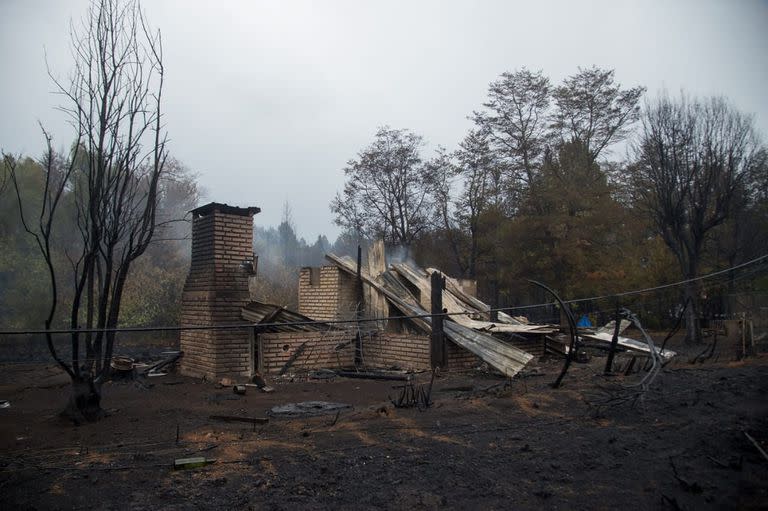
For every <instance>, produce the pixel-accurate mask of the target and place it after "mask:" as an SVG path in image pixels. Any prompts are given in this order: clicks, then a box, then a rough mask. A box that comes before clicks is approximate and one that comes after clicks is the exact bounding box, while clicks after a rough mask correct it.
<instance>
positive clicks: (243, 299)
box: [180, 209, 253, 379]
mask: <svg viewBox="0 0 768 511" xmlns="http://www.w3.org/2000/svg"><path fill="white" fill-rule="evenodd" d="M192 222H193V223H192V261H191V264H190V269H189V275H188V276H187V280H186V283H185V285H184V292H183V294H182V311H181V324H182V326H191V325H200V326H203V325H223V324H231V323H239V322H241V319H240V309H241V308H242V307H243V305H245V304H246V303H247V302H248V300H249V294H248V274H247V273H246V272H245V270H243V268H241V266H240V265H241V263H242V262H243V261H250V260H252V258H253V249H252V246H253V220H252V218H251V216H250V215H247V214H246V215H243V216H241V215H237V214H228V213H222V212H221V211H218V210H216V209H214V210H213V211H211V212H209V213H208V214H206V215H205V216H197V215H196V216H195V218H193V221H192ZM180 345H181V350H182V351H183V352H184V357H183V358H182V361H181V372H182V374H186V375H190V376H197V377H200V376H206V377H208V378H211V379H214V378H218V377H220V376H224V375H243V376H247V375H248V373H249V369H250V367H249V364H250V356H249V346H248V332H247V331H246V330H217V331H212V330H184V331H182V333H181V336H180Z"/></svg>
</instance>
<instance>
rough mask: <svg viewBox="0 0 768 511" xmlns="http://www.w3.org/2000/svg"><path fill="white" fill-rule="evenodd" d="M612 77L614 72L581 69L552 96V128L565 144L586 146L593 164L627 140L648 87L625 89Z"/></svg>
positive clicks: (591, 68) (566, 80)
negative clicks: (576, 142)
mask: <svg viewBox="0 0 768 511" xmlns="http://www.w3.org/2000/svg"><path fill="white" fill-rule="evenodd" d="M613 75H614V72H613V70H612V69H610V70H605V69H600V68H598V67H594V66H593V67H590V68H587V69H581V68H579V72H578V73H576V74H575V75H573V76H570V77H568V78H566V79H565V80H564V81H563V83H562V85H560V86H559V87H556V88H555V90H554V91H553V93H552V96H553V97H554V100H555V112H554V114H553V116H552V121H553V122H552V128H553V129H554V130H555V131H556V132H557V133H559V135H560V138H561V141H562V142H571V141H579V142H581V143H582V144H584V145H585V146H586V147H587V149H588V150H589V153H590V155H591V156H592V160H593V161H594V160H597V158H598V156H599V155H600V153H602V152H603V151H604V150H605V149H606V148H607V147H608V146H609V145H611V144H614V143H616V142H620V141H622V140H624V139H626V137H627V136H628V135H629V127H630V126H631V125H632V124H633V123H634V122H635V121H637V119H638V117H639V115H640V108H639V105H638V103H639V101H640V97H641V96H642V95H643V93H644V92H645V87H633V88H631V89H622V88H621V86H620V85H619V84H615V83H614V81H613Z"/></svg>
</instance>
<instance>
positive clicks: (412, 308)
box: [326, 254, 533, 378]
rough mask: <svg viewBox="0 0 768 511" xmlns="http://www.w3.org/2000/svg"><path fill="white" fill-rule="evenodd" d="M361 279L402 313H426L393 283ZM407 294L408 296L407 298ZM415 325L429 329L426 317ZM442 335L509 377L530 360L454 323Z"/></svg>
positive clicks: (347, 267) (344, 264) (347, 266)
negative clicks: (390, 284)
mask: <svg viewBox="0 0 768 511" xmlns="http://www.w3.org/2000/svg"><path fill="white" fill-rule="evenodd" d="M326 258H327V259H328V260H329V261H331V262H333V263H334V264H336V265H337V266H338V267H339V268H341V269H342V270H344V271H346V272H347V273H350V274H353V275H355V274H357V268H356V267H355V265H354V263H352V262H351V259H350V260H349V261H346V260H345V259H342V258H340V257H338V256H336V255H333V254H327V255H326ZM361 278H362V279H363V280H364V281H365V282H366V283H367V284H369V285H370V286H371V287H373V288H374V289H376V290H378V291H380V292H381V293H382V294H384V296H386V297H387V299H389V301H390V302H391V303H392V305H394V306H395V307H396V308H397V309H398V310H400V311H401V312H402V313H403V314H406V315H426V314H427V312H426V311H425V310H424V309H422V308H421V306H420V305H418V304H417V303H416V302H415V300H414V299H413V298H412V296H411V295H410V293H407V291H406V292H405V293H404V292H403V291H404V290H403V289H398V290H397V291H395V289H397V286H394V285H392V286H389V285H382V284H380V283H378V282H376V281H375V280H373V279H371V277H370V276H369V275H368V274H367V272H363V273H362V274H361ZM409 296H411V298H410V299H408V297H409ZM414 321H415V322H416V323H417V324H420V325H423V326H424V327H425V329H426V330H427V331H429V330H430V329H431V328H430V326H431V321H430V319H429V318H428V317H425V318H415V319H414ZM444 328H445V336H446V337H447V338H448V339H449V340H450V341H452V342H453V343H454V344H457V345H458V346H461V347H462V348H464V349H466V350H467V351H469V352H470V353H473V354H475V355H477V356H478V357H479V358H480V359H481V360H483V361H484V362H487V363H488V364H489V365H490V366H491V367H493V368H495V369H496V370H498V371H500V372H502V373H503V374H505V375H507V376H509V377H510V378H511V377H513V376H515V375H516V374H517V373H518V372H520V370H521V369H522V368H523V367H524V366H525V365H526V364H527V363H528V362H529V361H530V360H531V359H533V355H531V354H530V353H527V352H525V351H523V350H520V349H517V348H515V347H513V346H510V345H508V344H506V343H505V342H503V341H501V340H499V339H497V338H495V337H493V336H492V335H488V334H484V333H482V332H477V331H474V330H472V329H470V328H467V327H464V326H462V325H459V324H457V323H453V322H450V321H447V322H445V324H444Z"/></svg>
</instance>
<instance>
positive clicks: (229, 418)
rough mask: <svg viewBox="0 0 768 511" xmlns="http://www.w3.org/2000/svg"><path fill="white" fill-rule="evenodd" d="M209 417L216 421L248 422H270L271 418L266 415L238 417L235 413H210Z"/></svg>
mask: <svg viewBox="0 0 768 511" xmlns="http://www.w3.org/2000/svg"><path fill="white" fill-rule="evenodd" d="M208 418H209V419H211V420H214V421H224V422H247V423H248V424H266V423H268V422H269V419H268V418H266V417H237V416H235V415H210V416H209V417H208Z"/></svg>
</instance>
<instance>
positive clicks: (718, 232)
mask: <svg viewBox="0 0 768 511" xmlns="http://www.w3.org/2000/svg"><path fill="white" fill-rule="evenodd" d="M469 114H470V118H471V119H472V121H473V127H472V129H471V130H470V131H469V132H468V133H467V134H466V136H465V137H464V138H463V140H461V141H460V142H459V143H458V144H457V146H456V147H455V148H452V149H448V148H442V147H441V148H438V149H437V150H436V151H435V152H434V153H433V154H430V155H427V154H425V150H424V148H425V146H426V142H425V140H424V139H423V137H422V136H421V135H419V134H417V133H415V132H413V131H411V130H409V129H407V128H392V127H389V126H382V127H381V128H380V129H379V131H378V132H377V134H376V136H375V138H374V140H372V141H371V143H370V145H368V146H366V147H364V148H361V149H360V151H359V152H358V153H357V154H356V155H354V156H352V155H351V156H352V157H351V159H350V160H349V162H348V164H347V166H346V168H345V169H344V170H345V175H346V178H345V182H343V183H339V193H338V194H337V196H336V197H335V198H334V199H333V201H332V202H331V204H330V214H332V215H333V218H334V220H335V222H336V223H337V224H338V225H339V226H341V227H342V229H343V231H342V234H341V235H340V236H339V238H338V239H337V240H335V241H334V242H331V241H330V240H328V239H327V238H326V236H322V235H321V236H318V238H317V239H315V240H309V241H307V240H304V239H301V238H299V237H298V236H297V234H296V232H297V227H296V225H295V223H294V220H293V215H292V212H291V206H290V205H289V204H286V205H285V207H284V211H283V218H282V222H281V223H280V225H278V226H277V227H269V226H262V225H260V224H259V218H258V216H257V217H255V224H256V226H255V228H254V252H255V253H256V255H258V256H259V262H258V278H257V279H256V280H255V282H254V284H253V286H252V292H253V293H254V294H255V296H256V297H257V298H258V299H260V300H263V301H268V302H272V303H277V304H281V305H288V306H289V307H291V308H295V307H296V306H297V285H298V270H299V268H300V267H302V266H316V265H321V264H323V263H324V257H323V256H324V254H325V253H327V252H336V253H343V254H344V253H345V254H350V255H352V254H354V253H355V250H356V247H357V245H358V244H360V245H362V246H363V247H364V248H365V247H366V246H367V245H368V244H369V243H370V242H371V241H372V240H376V239H384V240H385V242H386V243H387V245H388V246H389V247H390V248H394V247H398V249H399V250H405V251H407V253H408V255H409V257H411V258H412V259H413V260H414V261H415V262H417V263H418V264H421V265H423V266H431V267H436V268H440V269H442V270H443V271H445V272H446V273H448V274H450V275H452V276H456V277H464V278H471V279H476V280H477V281H478V289H479V294H480V296H481V298H483V299H485V300H486V301H488V302H489V303H493V304H497V305H499V306H511V305H519V304H525V303H537V302H539V301H542V300H545V299H546V297H545V296H543V295H542V294H541V293H540V292H538V291H536V290H535V288H534V287H533V286H531V285H530V283H529V282H528V279H536V280H539V281H542V282H545V283H548V284H549V285H551V286H552V287H554V288H555V289H557V290H558V291H559V292H560V293H561V294H562V295H563V296H564V297H566V298H578V297H584V296H593V295H606V294H611V293H615V292H619V291H624V290H629V289H638V288H644V287H649V286H655V285H659V284H663V283H668V282H673V281H677V280H682V279H686V278H693V277H696V276H698V275H702V274H705V273H707V272H711V271H715V270H718V269H722V268H727V267H731V266H734V265H737V264H740V263H743V262H744V261H748V260H750V259H753V258H755V257H759V256H761V255H764V252H765V249H766V247H768V157H767V156H766V155H767V153H766V148H765V145H764V142H763V140H762V139H761V138H760V136H759V134H758V133H757V131H756V129H755V127H754V121H753V119H752V117H751V116H749V115H747V114H744V113H742V112H739V111H738V110H737V109H736V108H735V107H734V106H733V105H732V104H731V103H730V102H729V101H728V100H727V99H724V98H693V97H689V96H687V95H685V94H681V95H679V96H674V97H673V96H670V95H667V94H662V95H660V96H659V97H656V98H646V97H645V89H644V88H643V87H639V86H638V87H633V88H623V87H621V86H620V85H619V84H618V83H616V82H615V80H614V73H613V71H611V70H603V69H599V68H595V67H592V68H586V69H579V71H578V72H577V73H575V74H574V75H573V76H571V77H569V78H567V79H565V80H564V81H563V82H562V83H560V84H552V83H551V82H550V80H549V78H547V77H546V76H545V75H544V74H543V72H541V71H538V72H532V71H529V70H527V69H521V70H517V71H514V72H510V73H504V74H502V75H500V77H499V78H498V80H496V81H494V82H493V83H491V84H490V85H489V88H488V95H487V97H486V98H485V101H483V102H479V103H478V109H477V110H476V111H474V112H470V113H469ZM59 158H60V159H61V160H62V162H60V163H59V165H63V164H64V163H63V161H64V160H65V157H64V156H63V155H60V156H59ZM166 165H167V166H168V169H167V172H166V174H165V175H164V177H163V180H162V182H161V183H160V190H161V193H159V194H158V208H157V211H158V213H157V218H158V224H159V227H158V229H157V231H156V233H155V236H154V238H155V239H154V240H153V241H152V243H151V244H150V246H149V248H148V249H147V251H146V252H145V253H144V254H143V255H142V256H141V257H139V258H138V259H137V260H136V261H135V262H134V263H133V265H132V266H131V269H130V273H129V275H128V278H127V283H126V288H125V293H124V296H123V299H122V305H121V309H120V324H121V325H123V326H158V325H176V324H178V318H179V307H180V302H181V290H182V287H183V284H184V279H185V277H186V272H187V270H188V262H189V251H190V250H189V248H190V244H189V236H190V224H189V217H188V215H187V212H188V211H189V210H190V209H192V208H194V207H195V206H197V205H199V203H200V201H201V198H200V191H199V189H198V186H197V182H196V176H195V174H194V169H188V168H186V167H185V166H184V164H183V163H181V162H179V161H176V160H173V159H169V160H168V162H167V163H166ZM11 167H12V168H14V169H15V173H16V176H17V179H16V180H15V181H16V185H14V184H13V183H12V181H11V179H10V169H11ZM55 168H57V167H56V165H53V166H52V165H51V162H50V161H44V158H42V157H41V158H38V159H35V158H34V157H33V156H23V155H18V156H12V155H9V154H5V157H4V160H3V167H2V169H1V170H2V174H0V246H1V247H2V250H1V251H0V327H2V328H5V329H21V328H40V327H41V326H42V325H41V317H43V316H44V315H45V313H46V311H47V309H48V301H49V291H48V288H49V282H48V280H47V278H46V269H45V264H44V261H43V259H42V258H41V257H40V256H39V251H38V247H36V246H35V241H34V239H33V238H32V237H30V236H29V235H28V234H27V233H26V232H25V229H24V226H23V225H22V223H21V219H20V216H19V211H18V201H17V194H18V196H19V197H20V198H21V199H22V203H23V204H24V205H25V206H24V207H25V208H28V209H29V211H30V212H31V211H37V210H39V207H40V203H39V202H40V197H42V195H43V187H44V186H45V179H44V176H45V173H46V172H50V171H51V170H50V169H55ZM65 190H69V191H71V189H70V188H65ZM69 195H72V193H69ZM210 199H211V200H216V198H215V197H211V198H210ZM62 200H63V205H62V206H61V208H60V209H61V211H62V214H61V215H60V216H59V217H58V218H57V221H56V223H55V227H56V229H55V234H54V236H53V238H52V242H53V243H54V245H55V250H54V256H55V260H56V262H57V264H59V265H60V266H61V267H66V266H67V265H68V264H70V263H68V259H67V258H68V253H67V247H68V246H70V245H72V244H75V243H77V236H76V235H75V233H76V232H77V215H76V214H72V213H73V211H72V210H71V208H73V207H74V206H73V202H72V201H71V197H68V196H67V193H65V195H64V197H63V199H62ZM35 201H37V202H35ZM68 201H69V202H68ZM67 208H70V209H69V210H68V209H67ZM65 212H68V213H70V214H64V213H65ZM70 285H71V282H68V281H67V280H66V278H64V279H62V286H63V288H64V293H63V296H64V298H63V301H64V302H66V300H67V298H66V296H67V293H66V289H67V287H68V286H70ZM736 290H750V291H760V292H765V291H766V290H768V278H766V276H765V272H762V273H756V274H754V275H752V276H750V277H749V278H747V279H744V278H741V277H738V278H737V276H736V275H735V274H734V275H733V276H732V278H730V279H721V280H720V281H718V284H717V286H716V287H714V288H713V287H712V286H702V285H699V284H698V283H694V284H692V285H690V286H687V287H685V288H684V289H674V290H671V291H669V292H666V293H665V294H664V295H663V296H654V297H653V298H651V299H652V300H654V301H656V302H657V303H655V305H654V307H653V308H652V310H653V312H647V313H646V318H645V319H646V320H648V321H650V322H651V324H653V323H656V324H659V323H660V322H663V321H664V320H666V319H669V318H668V317H662V316H670V315H673V313H674V311H675V310H678V309H679V304H681V303H683V302H684V301H685V300H686V299H690V298H693V299H694V301H695V302H696V304H697V305H696V309H697V310H696V311H695V313H697V314H699V315H703V314H706V313H707V312H708V311H707V310H705V309H707V308H708V307H709V308H712V307H714V308H719V309H722V306H719V305H717V299H716V298H717V296H720V295H724V294H727V293H732V292H735V291H736ZM662 302H663V303H662ZM713 304H714V305H713ZM579 307H581V308H582V309H583V310H585V311H586V312H589V311H588V310H587V309H588V308H589V307H590V306H589V305H580V306H579ZM65 310H67V307H61V308H59V313H58V314H59V316H60V317H57V318H56V320H55V321H54V324H59V325H64V324H66V322H67V318H65V317H63V312H62V311H65ZM648 310H649V311H650V310H651V308H650V307H649V308H648ZM721 312H725V311H721ZM649 316H652V317H649Z"/></svg>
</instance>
